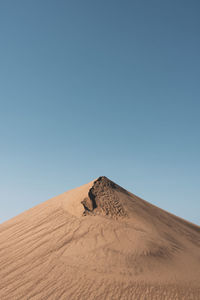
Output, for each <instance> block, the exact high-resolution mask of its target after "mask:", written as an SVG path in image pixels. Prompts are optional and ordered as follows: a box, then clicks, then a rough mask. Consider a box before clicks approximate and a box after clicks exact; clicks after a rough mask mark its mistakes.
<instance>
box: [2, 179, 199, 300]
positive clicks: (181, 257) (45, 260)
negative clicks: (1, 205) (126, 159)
mask: <svg viewBox="0 0 200 300" xmlns="http://www.w3.org/2000/svg"><path fill="white" fill-rule="evenodd" d="M0 299H1V300H3V299H9V300H14V299H52V300H55V299H59V300H60V299H72V300H73V299H77V300H78V299H87V300H88V299H109V300H110V299H125V300H128V299H159V300H160V299H173V300H174V299H187V300H188V299H200V228H199V227H198V226H195V225H193V224H191V223H189V222H187V221H184V220H182V219H180V218H177V217H175V216H173V215H171V214H169V213H167V212H165V211H163V210H161V209H159V208H157V207H155V206H153V205H151V204H149V203H148V202H146V201H144V200H142V199H140V198H138V197H136V196H135V195H133V194H131V193H129V192H127V191H126V190H124V189H123V188H121V187H119V186H118V185H116V184H115V183H113V182H112V181H110V180H108V179H107V178H106V177H100V178H99V179H97V180H96V181H94V182H91V183H89V184H86V185H84V186H82V187H80V188H77V189H74V190H71V191H68V192H66V193H64V194H62V195H60V196H58V197H55V198H52V199H50V200H48V201H46V202H44V203H42V204H40V205H38V206H36V207H34V208H32V209H30V210H28V211H26V212H25V213H22V214H20V215H19V216H17V217H15V218H13V219H11V220H10V221H7V222H5V223H3V224H1V225H0Z"/></svg>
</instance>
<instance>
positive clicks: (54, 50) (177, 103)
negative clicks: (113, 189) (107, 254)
mask: <svg viewBox="0 0 200 300" xmlns="http://www.w3.org/2000/svg"><path fill="white" fill-rule="evenodd" d="M199 14H200V2H199V1H195V0H194V1H185V0H176V1H174V0H173V1H172V0H168V1H160V0H157V1H156V0H152V1H149V0H146V1H144V0H137V1H127V0H125V1H117V0H107V1H103V0H102V1H94V0H91V1H88V0H85V1H82V0H77V1H74V0H73V1H66V0H65V1H62V0H54V1H52V0H48V1H47V0H46V1H44V0H32V1H31V0H29V1H27V0H24V1H22V0H18V1H15V0H13V1H10V0H3V1H1V2H0V86H1V88H0V153H1V155H0V169H1V172H0V182H1V185H0V186H1V188H0V199H1V200H0V222H2V221H4V220H6V219H8V218H11V217H12V216H14V215H16V214H18V213H20V212H22V211H23V210H25V209H28V208H30V207H32V206H34V205H36V204H38V203H40V202H42V201H44V200H47V199H48V198H50V197H53V196H55V195H57V194H60V193H62V192H64V191H66V190H68V189H71V188H74V187H76V186H79V185H82V184H84V183H87V182H89V181H91V180H93V179H94V178H96V177H98V176H100V175H106V176H108V177H109V178H110V179H112V180H114V181H116V182H117V183H119V184H120V185H122V186H123V187H124V188H126V189H128V190H130V191H131V192H133V193H135V194H137V195H139V196H141V197H143V198H144V199H146V200H147V201H149V202H152V203H154V204H156V205H158V206H160V207H162V208H164V209H166V210H168V211H171V212H172V213H175V214H177V215H179V216H181V217H183V218H186V219H188V220H190V221H192V222H194V223H197V224H200V186H199V181H200V180H199V179H200V176H199V172H200V159H199V154H200V137H199V136H200V82H199V79H200V56H199V53H200V18H199Z"/></svg>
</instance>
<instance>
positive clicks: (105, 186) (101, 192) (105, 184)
mask: <svg viewBox="0 0 200 300" xmlns="http://www.w3.org/2000/svg"><path fill="white" fill-rule="evenodd" d="M116 189H120V190H122V188H120V187H119V186H118V185H117V184H116V183H114V182H113V181H111V180H110V179H108V178H107V177H106V176H100V177H98V178H97V179H96V180H95V181H94V183H93V185H92V187H91V188H90V189H89V191H88V196H87V197H85V198H84V199H83V201H81V203H82V205H83V207H84V213H83V215H106V216H110V217H114V218H117V217H125V216H127V214H126V212H125V209H124V207H123V204H122V203H121V202H120V199H119V197H117V195H116V193H115V192H114V191H115V190H116ZM124 191H125V190H124Z"/></svg>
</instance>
